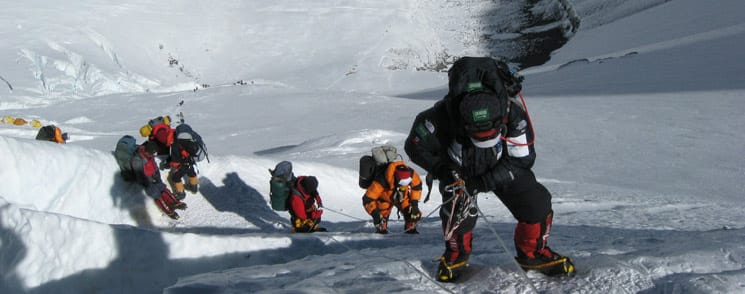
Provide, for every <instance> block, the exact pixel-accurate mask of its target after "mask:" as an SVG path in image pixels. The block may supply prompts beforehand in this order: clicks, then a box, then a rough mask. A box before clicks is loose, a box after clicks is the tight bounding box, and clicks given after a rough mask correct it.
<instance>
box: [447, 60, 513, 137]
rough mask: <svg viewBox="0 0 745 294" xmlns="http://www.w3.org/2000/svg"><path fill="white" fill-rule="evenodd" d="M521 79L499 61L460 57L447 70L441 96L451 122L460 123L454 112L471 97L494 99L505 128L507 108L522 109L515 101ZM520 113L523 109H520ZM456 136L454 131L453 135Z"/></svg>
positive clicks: (508, 109) (460, 119)
mask: <svg viewBox="0 0 745 294" xmlns="http://www.w3.org/2000/svg"><path fill="white" fill-rule="evenodd" d="M523 79H524V78H523V77H522V76H521V75H519V74H517V73H516V72H514V71H512V70H511V69H510V68H509V66H508V65H507V64H506V63H504V62H503V61H501V60H496V59H493V58H491V57H462V58H460V59H458V60H457V61H455V63H453V66H452V67H451V68H450V70H448V94H447V96H445V103H446V107H447V109H448V110H449V111H450V112H451V113H450V115H451V119H454V120H456V121H459V122H460V123H461V124H462V123H463V121H462V117H460V115H456V114H455V113H453V112H457V110H458V108H459V106H460V103H461V101H464V100H466V99H468V98H469V97H471V96H481V99H483V97H487V98H488V99H492V98H493V99H495V100H497V101H498V105H499V107H500V108H501V109H500V110H499V113H500V116H501V117H503V119H502V122H501V123H502V124H507V123H508V122H509V121H508V117H509V113H510V107H511V106H512V105H513V104H516V105H518V106H519V107H523V104H522V103H520V102H519V101H518V99H517V97H516V96H517V95H518V94H519V93H520V91H522V81H523ZM523 109H524V108H523ZM456 132H457V131H456Z"/></svg>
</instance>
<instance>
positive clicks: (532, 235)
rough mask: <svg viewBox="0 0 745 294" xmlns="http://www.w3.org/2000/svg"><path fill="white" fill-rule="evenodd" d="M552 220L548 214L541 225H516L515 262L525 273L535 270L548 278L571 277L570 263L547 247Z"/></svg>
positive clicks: (572, 270) (572, 272)
mask: <svg viewBox="0 0 745 294" xmlns="http://www.w3.org/2000/svg"><path fill="white" fill-rule="evenodd" d="M552 218H553V214H552V213H549V214H548V217H547V218H546V221H544V222H542V223H535V224H529V223H526V222H518V223H517V228H515V247H516V248H517V257H515V260H517V263H519V264H520V267H522V268H523V270H526V271H527V270H536V271H539V272H541V273H543V274H545V275H548V276H555V275H566V276H573V275H574V264H573V263H572V261H571V260H570V259H569V258H568V257H565V256H562V255H561V254H559V253H556V252H554V251H553V250H551V248H549V247H548V246H547V243H548V235H549V232H550V231H551V220H552Z"/></svg>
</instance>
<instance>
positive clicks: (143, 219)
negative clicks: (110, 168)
mask: <svg viewBox="0 0 745 294" xmlns="http://www.w3.org/2000/svg"><path fill="white" fill-rule="evenodd" d="M110 195H111V198H112V199H111V200H112V201H113V203H114V206H116V207H118V208H120V209H122V210H127V211H129V216H130V217H132V219H134V220H135V222H137V226H139V227H153V221H152V219H150V215H149V214H148V212H147V208H146V205H147V200H149V199H151V198H150V197H148V196H147V195H145V191H144V189H143V188H142V185H140V184H137V183H132V182H127V181H124V179H122V176H121V175H120V174H119V173H118V172H116V173H114V185H113V186H112V187H111V193H110Z"/></svg>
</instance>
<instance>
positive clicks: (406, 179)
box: [395, 165, 414, 186]
mask: <svg viewBox="0 0 745 294" xmlns="http://www.w3.org/2000/svg"><path fill="white" fill-rule="evenodd" d="M413 173H414V170H412V169H411V168H409V167H407V166H405V165H398V166H396V171H395V180H396V182H397V184H398V185H399V186H408V185H409V184H411V176H412V174H413Z"/></svg>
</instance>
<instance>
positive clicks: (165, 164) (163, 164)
mask: <svg viewBox="0 0 745 294" xmlns="http://www.w3.org/2000/svg"><path fill="white" fill-rule="evenodd" d="M159 167H160V170H165V169H167V168H170V167H171V166H170V162H169V161H168V160H163V161H161V162H160V166H159Z"/></svg>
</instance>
